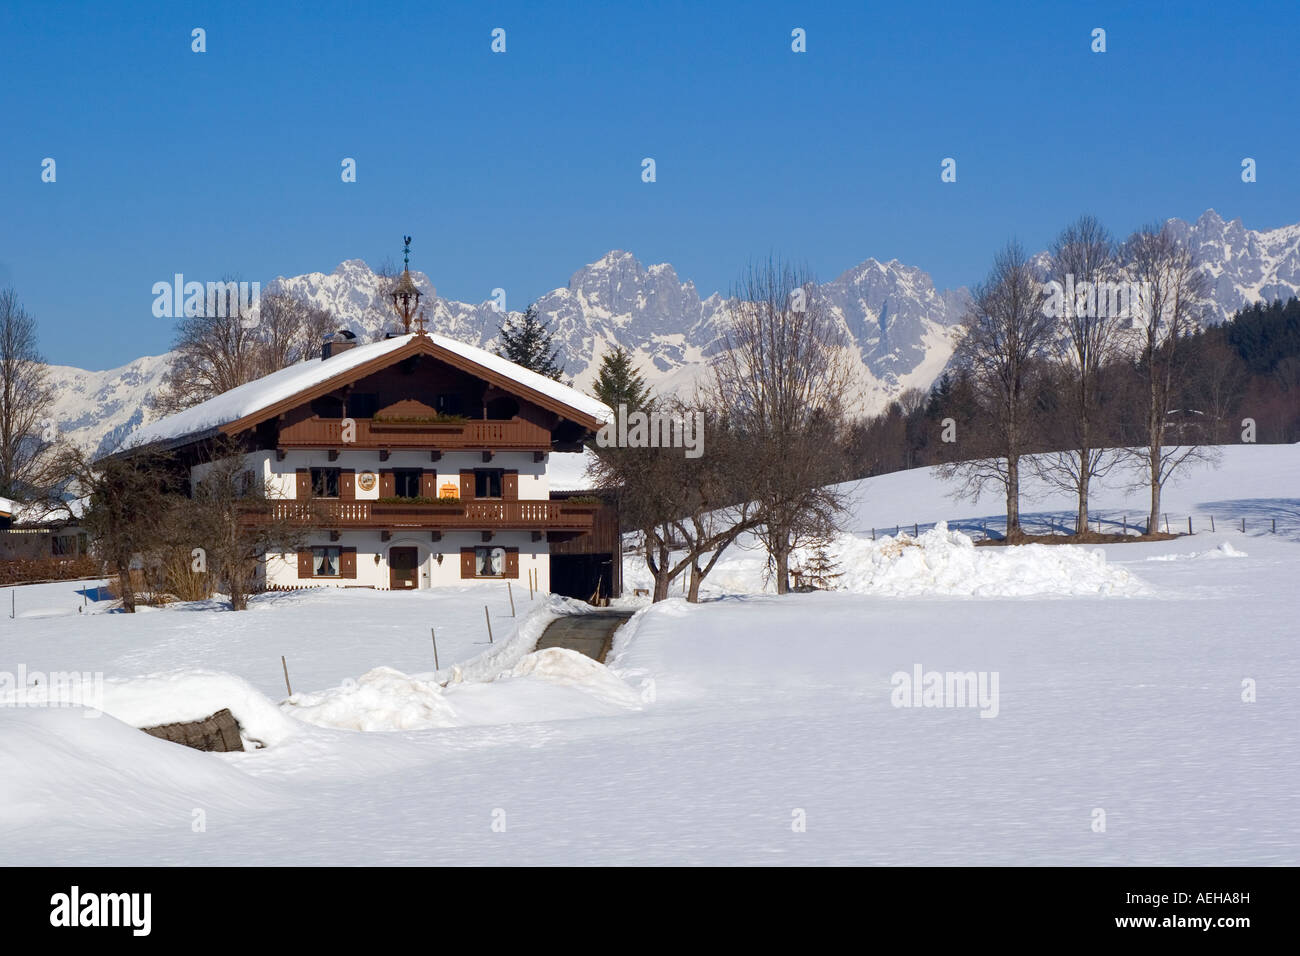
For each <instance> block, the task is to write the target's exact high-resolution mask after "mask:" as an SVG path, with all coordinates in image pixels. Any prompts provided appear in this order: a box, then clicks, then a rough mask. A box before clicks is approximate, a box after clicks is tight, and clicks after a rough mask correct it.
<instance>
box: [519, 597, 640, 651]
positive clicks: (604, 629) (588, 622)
mask: <svg viewBox="0 0 1300 956" xmlns="http://www.w3.org/2000/svg"><path fill="white" fill-rule="evenodd" d="M632 614H633V612H632V611H628V610H622V609H619V608H601V609H600V610H599V611H597V612H595V613H594V614H570V615H566V616H564V617H559V618H556V619H555V620H554V621H552V622H551V623H550V624H548V625H547V626H546V630H545V631H543V632H542V636H541V637H540V638H539V639H538V641H537V649H538V650H539V651H540V650H543V649H544V648H547V647H567V648H568V649H569V650H571V651H577V652H578V653H580V654H586V655H587V656H588V657H590V658H594V659H595V660H598V661H600V662H601V663H604V661H605V655H606V654H608V653H609V648H610V645H611V644H613V643H614V632H615V631H617V630H618V629H619V628H620V627H622V626H623V622H624V621H626V620H627V619H628V618H629V617H631V616H632Z"/></svg>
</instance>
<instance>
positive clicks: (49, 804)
mask: <svg viewBox="0 0 1300 956" xmlns="http://www.w3.org/2000/svg"><path fill="white" fill-rule="evenodd" d="M90 713H92V712H91V711H87V710H84V709H74V708H66V709H65V708H44V709H38V708H33V709H12V710H11V709H8V708H6V709H5V712H4V714H3V716H2V719H0V833H4V832H5V831H6V830H7V829H8V828H11V827H12V828H20V827H22V828H31V827H37V828H39V829H40V830H41V832H42V833H47V832H50V831H48V830H46V829H45V827H46V826H48V825H50V824H58V825H60V826H62V827H64V828H65V829H66V830H67V831H68V832H73V833H75V832H76V830H78V829H81V830H84V831H85V833H86V839H97V838H102V837H103V835H104V833H105V831H106V830H109V829H112V828H116V827H123V826H140V827H144V828H146V829H148V828H152V829H154V830H156V831H157V832H160V833H162V834H163V835H164V836H167V837H168V838H170V839H174V840H185V839H189V838H191V837H190V833H191V830H190V825H191V821H192V820H193V819H194V816H193V814H194V811H195V809H196V808H204V809H206V810H209V811H210V810H212V809H214V808H218V807H224V808H231V809H237V810H238V812H239V815H241V816H242V815H243V814H245V813H251V812H254V811H257V810H265V809H266V808H267V807H269V806H275V805H282V804H284V803H285V800H284V799H283V798H282V797H281V796H280V795H277V794H276V792H275V791H274V790H273V789H271V788H268V787H266V786H264V785H263V784H261V783H259V782H257V781H255V780H254V779H253V778H251V777H249V776H248V775H247V774H245V773H243V772H242V771H240V770H238V769H236V768H235V767H234V766H232V765H231V764H230V763H227V762H226V761H223V760H219V759H215V756H214V755H213V754H205V753H199V752H198V751H197V750H190V749H189V748H188V747H179V746H177V745H176V744H173V743H169V742H167V741H165V740H159V739H157V738H156V737H150V736H149V735H148V734H143V733H141V732H140V731H139V730H137V729H135V728H134V727H131V726H128V725H127V724H125V723H122V722H120V721H118V720H116V719H114V718H113V717H108V716H102V715H101V716H100V719H96V720H88V719H86V718H87V716H88V715H89V714H90ZM70 845H71V846H72V847H74V849H72V850H70V851H66V850H65V851H64V854H63V858H59V857H57V856H54V857H52V856H50V855H49V851H48V849H47V850H45V851H43V853H42V856H41V857H40V858H41V859H42V860H43V861H44V862H45V863H46V864H47V865H48V864H50V863H52V862H61V863H62V864H63V865H71V864H74V863H76V862H77V861H78V860H80V859H82V857H81V854H84V853H85V852H86V850H85V848H86V846H87V842H86V840H85V839H76V840H73V842H72V843H71V844H70Z"/></svg>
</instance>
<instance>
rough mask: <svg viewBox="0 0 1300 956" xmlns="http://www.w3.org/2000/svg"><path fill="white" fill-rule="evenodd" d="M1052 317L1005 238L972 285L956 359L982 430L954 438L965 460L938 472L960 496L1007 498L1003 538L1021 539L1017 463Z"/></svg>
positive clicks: (1028, 436)
mask: <svg viewBox="0 0 1300 956" xmlns="http://www.w3.org/2000/svg"><path fill="white" fill-rule="evenodd" d="M1050 330H1051V321H1050V320H1049V319H1048V317H1047V316H1046V315H1045V314H1044V313H1043V309H1042V290H1041V286H1040V284H1039V283H1038V281H1037V279H1036V277H1035V276H1034V274H1033V269H1032V268H1031V266H1030V263H1029V260H1028V259H1027V258H1026V257H1025V253H1024V250H1023V249H1021V247H1020V245H1019V243H1016V242H1010V243H1008V244H1007V245H1006V246H1005V247H1004V248H1003V250H1002V251H1001V252H999V253H998V255H997V256H996V257H995V259H994V261H993V268H992V270H991V271H990V272H989V275H988V278H987V279H986V280H985V281H984V282H983V283H982V284H981V285H980V286H978V287H977V288H976V289H975V292H974V295H973V297H972V301H971V305H970V307H969V309H968V310H967V314H966V319H965V323H964V334H963V336H962V339H961V342H960V343H959V344H958V346H957V349H956V352H955V354H954V356H953V360H954V362H955V364H956V365H957V367H958V368H959V369H961V370H964V371H966V372H967V373H969V376H970V383H971V387H972V389H973V392H974V398H975V402H976V404H977V405H978V407H979V410H980V419H981V423H982V424H984V425H985V427H984V428H983V429H981V433H980V434H976V435H969V434H968V435H965V436H961V435H959V436H958V442H959V443H960V450H961V453H962V454H963V458H964V460H962V461H954V462H949V463H947V464H945V465H943V466H942V468H941V470H940V474H941V475H942V476H943V477H944V478H947V479H950V480H956V481H958V482H959V483H960V484H959V486H958V490H957V494H958V495H959V496H969V497H974V498H978V497H979V495H980V493H981V492H982V491H984V490H985V489H986V488H988V487H990V486H993V487H998V488H1000V489H1001V490H1002V491H1003V492H1004V494H1005V496H1006V512H1007V539H1008V540H1015V539H1017V538H1019V537H1021V536H1022V534H1023V532H1022V530H1021V527H1020V462H1021V458H1023V457H1024V456H1025V455H1026V454H1027V453H1028V452H1029V451H1030V450H1031V444H1032V437H1033V434H1032V421H1031V407H1030V403H1031V400H1032V397H1033V387H1032V386H1033V381H1032V379H1033V376H1034V375H1035V373H1036V370H1037V365H1038V363H1039V360H1040V359H1041V357H1042V355H1043V352H1044V349H1045V348H1046V346H1047V343H1048V336H1049V333H1050Z"/></svg>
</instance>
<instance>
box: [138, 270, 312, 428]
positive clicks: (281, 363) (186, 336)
mask: <svg viewBox="0 0 1300 956" xmlns="http://www.w3.org/2000/svg"><path fill="white" fill-rule="evenodd" d="M224 281H225V283H226V284H230V283H233V282H235V281H236V280H224ZM221 305H222V306H224V307H221V308H207V309H205V310H204V314H202V315H187V316H182V317H181V318H180V319H179V320H177V323H176V339H175V343H174V345H173V348H174V349H175V351H176V353H177V354H176V358H175V359H174V360H173V362H172V366H171V368H170V369H169V370H168V372H167V374H166V376H164V378H163V382H162V387H161V388H160V390H159V391H158V392H157V393H155V394H154V395H153V396H152V397H151V399H150V407H151V408H153V409H155V410H156V411H158V412H159V413H161V414H164V415H170V414H173V413H174V412H178V411H181V410H182V409H186V408H189V407H191V406H192V405H197V404H198V403H199V402H203V401H206V400H207V399H209V398H212V397H214V396H216V395H220V394H221V393H222V392H227V391H229V390H230V389H232V388H236V387H238V386H240V385H245V384H247V383H248V382H252V381H254V380H256V379H258V378H261V377H262V376H263V375H267V374H269V373H271V372H274V371H276V370H277V369H281V368H284V367H286V366H288V365H292V364H294V363H296V362H300V361H302V360H303V359H304V358H307V357H310V356H311V355H312V354H313V353H314V352H315V350H316V349H318V348H319V347H320V344H321V340H322V338H323V337H324V334H325V333H326V332H328V331H330V330H332V328H333V324H334V323H333V317H332V316H331V315H330V314H329V313H328V312H325V311H324V310H321V309H316V308H313V307H312V306H311V305H309V304H308V303H306V302H304V301H302V300H300V299H297V298H294V297H293V296H291V295H289V294H287V293H282V292H272V293H267V294H266V295H264V296H262V297H261V298H260V300H259V301H258V303H256V305H255V306H254V305H248V306H247V307H246V306H245V304H244V303H243V302H242V301H241V300H240V299H238V298H237V297H234V296H230V297H228V298H227V299H226V300H224V301H223V302H222V303H221Z"/></svg>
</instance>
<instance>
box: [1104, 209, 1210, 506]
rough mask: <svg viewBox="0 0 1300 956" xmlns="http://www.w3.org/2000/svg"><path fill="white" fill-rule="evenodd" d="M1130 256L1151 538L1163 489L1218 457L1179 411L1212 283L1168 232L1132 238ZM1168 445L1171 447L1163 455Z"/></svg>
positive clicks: (1141, 462) (1158, 229)
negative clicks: (1189, 353)
mask: <svg viewBox="0 0 1300 956" xmlns="http://www.w3.org/2000/svg"><path fill="white" fill-rule="evenodd" d="M1125 249H1126V253H1127V255H1126V258H1127V259H1128V261H1129V263H1130V266H1129V268H1130V270H1131V272H1132V275H1133V278H1134V280H1135V281H1136V283H1137V285H1138V288H1139V290H1140V296H1139V300H1140V305H1139V308H1138V315H1137V322H1138V329H1137V334H1138V365H1139V368H1140V369H1141V371H1142V374H1143V378H1144V379H1145V381H1144V385H1145V392H1146V396H1145V397H1146V409H1145V411H1146V415H1145V418H1146V422H1145V429H1144V434H1143V438H1144V439H1145V447H1143V448H1141V449H1138V450H1137V451H1136V453H1135V455H1136V458H1137V465H1138V468H1139V469H1140V470H1141V472H1142V474H1143V481H1144V483H1145V484H1147V485H1148V486H1149V487H1150V490H1151V513H1150V515H1148V518H1147V531H1148V532H1154V531H1156V530H1157V529H1158V528H1159V522H1160V494H1161V491H1162V490H1163V488H1164V485H1165V482H1166V481H1168V480H1169V477H1170V476H1171V475H1172V474H1173V473H1174V472H1175V471H1177V470H1178V469H1179V468H1180V467H1181V466H1183V465H1184V464H1186V463H1188V462H1193V461H1205V460H1208V459H1212V458H1213V457H1214V453H1213V451H1212V450H1210V449H1208V448H1206V447H1205V446H1204V445H1202V444H1200V437H1201V436H1200V432H1201V431H1202V429H1201V428H1200V427H1199V426H1198V425H1197V424H1196V423H1195V422H1194V421H1191V420H1189V418H1188V416H1187V414H1186V411H1187V410H1185V409H1180V407H1179V400H1180V399H1181V398H1183V397H1184V394H1183V393H1184V387H1185V384H1186V383H1185V382H1184V381H1183V371H1184V366H1185V364H1186V357H1185V351H1186V350H1185V349H1184V348H1182V345H1183V340H1184V339H1185V338H1186V337H1187V336H1188V335H1190V334H1191V333H1193V332H1195V331H1196V329H1197V327H1198V322H1199V319H1200V311H1201V309H1202V307H1203V305H1202V303H1203V301H1204V299H1205V297H1206V294H1207V292H1208V279H1207V277H1206V275H1205V273H1203V272H1202V271H1201V270H1200V269H1199V268H1198V267H1197V263H1196V257H1195V256H1194V255H1193V254H1192V251H1191V250H1190V249H1189V248H1188V247H1187V246H1186V244H1185V243H1183V242H1182V241H1181V240H1179V239H1178V237H1177V236H1176V235H1175V234H1174V232H1173V230H1172V229H1170V227H1169V225H1168V224H1165V225H1163V226H1160V225H1152V226H1147V227H1145V228H1143V229H1140V230H1139V231H1137V232H1136V233H1134V234H1133V235H1132V236H1130V237H1129V239H1128V242H1127V243H1126V246H1125ZM1180 414H1181V417H1179V416H1180ZM1170 440H1172V441H1173V442H1174V443H1173V444H1172V445H1170V446H1168V447H1166V442H1168V441H1170Z"/></svg>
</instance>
